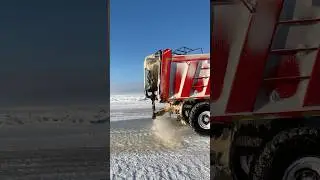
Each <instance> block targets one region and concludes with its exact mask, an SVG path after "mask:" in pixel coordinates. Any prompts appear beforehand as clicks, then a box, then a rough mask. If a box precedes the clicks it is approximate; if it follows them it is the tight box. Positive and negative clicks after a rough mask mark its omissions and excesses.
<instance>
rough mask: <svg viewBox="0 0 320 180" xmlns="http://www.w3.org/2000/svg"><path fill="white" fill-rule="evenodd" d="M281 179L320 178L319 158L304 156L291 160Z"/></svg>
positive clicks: (311, 179)
mask: <svg viewBox="0 0 320 180" xmlns="http://www.w3.org/2000/svg"><path fill="white" fill-rule="evenodd" d="M282 179H283V180H320V158H317V157H304V158H301V159H299V160H297V161H295V162H293V163H292V164H291V165H290V166H289V168H287V169H286V171H285V173H284V177H283V178H282Z"/></svg>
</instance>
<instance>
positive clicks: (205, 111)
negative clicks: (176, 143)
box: [189, 102, 210, 136]
mask: <svg viewBox="0 0 320 180" xmlns="http://www.w3.org/2000/svg"><path fill="white" fill-rule="evenodd" d="M189 124H190V125H191V127H192V128H193V129H194V131H195V132H196V133H198V134H200V135H205V136H208V135H210V105H209V102H200V103H198V104H196V105H195V106H193V108H192V109H191V111H190V114H189Z"/></svg>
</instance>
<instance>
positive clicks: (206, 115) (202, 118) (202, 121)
mask: <svg viewBox="0 0 320 180" xmlns="http://www.w3.org/2000/svg"><path fill="white" fill-rule="evenodd" d="M198 124H199V126H200V127H201V128H203V129H210V111H204V112H202V113H201V114H200V115H199V117H198Z"/></svg>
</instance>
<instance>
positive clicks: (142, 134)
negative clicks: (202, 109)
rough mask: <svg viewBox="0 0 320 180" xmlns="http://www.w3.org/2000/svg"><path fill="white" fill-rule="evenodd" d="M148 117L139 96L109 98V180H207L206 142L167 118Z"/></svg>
mask: <svg viewBox="0 0 320 180" xmlns="http://www.w3.org/2000/svg"><path fill="white" fill-rule="evenodd" d="M150 117H151V102H150V101H148V100H145V99H144V97H143V95H113V96H112V97H111V128H110V153H111V154H110V166H111V167H110V170H111V174H110V176H111V177H110V178H111V179H112V180H117V179H128V180H130V179H132V180H134V179H137V180H144V179H173V180H174V179H177V180H183V179H186V180H187V179H195V180H202V179H203V180H208V179H210V161H209V159H210V153H209V147H210V145H209V138H207V137H200V136H198V135H196V134H195V133H194V132H193V131H192V130H191V129H190V128H189V127H187V126H183V125H181V124H180V123H177V122H176V121H175V120H174V119H173V118H170V117H169V116H168V115H167V116H164V117H161V118H158V119H157V120H155V121H152V120H151V118H150Z"/></svg>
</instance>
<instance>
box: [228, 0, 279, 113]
mask: <svg viewBox="0 0 320 180" xmlns="http://www.w3.org/2000/svg"><path fill="white" fill-rule="evenodd" d="M259 3H261V6H260V5H258V6H257V9H256V10H257V11H256V12H257V14H254V15H253V16H252V19H251V22H250V27H249V30H248V32H247V37H246V40H245V43H244V46H243V50H242V53H241V56H240V60H239V64H238V68H237V71H236V74H235V78H234V81H233V84H232V89H231V92H230V97H229V101H228V104H227V108H226V111H227V112H228V113H237V112H251V111H252V110H253V108H254V104H255V101H256V97H257V94H258V91H259V88H260V85H261V83H262V78H263V72H264V68H265V64H266V59H267V57H268V54H269V50H270V46H271V44H272V39H273V36H274V34H275V30H276V24H277V21H278V18H279V16H280V13H281V9H282V5H283V0H269V1H263V0H260V1H259V2H258V4H259ZM264 3H265V4H264ZM261 8H263V9H261ZM260 12H262V13H264V14H259V13H260ZM266 17H267V19H268V22H264V18H266ZM265 24H266V25H265ZM261 26H263V29H262V28H259V27H261ZM259 29H261V31H263V32H259V33H257V32H255V31H257V30H259ZM261 36H263V42H264V43H261V42H260V44H259V46H258V47H255V46H254V44H255V43H257V39H262V38H261Z"/></svg>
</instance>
